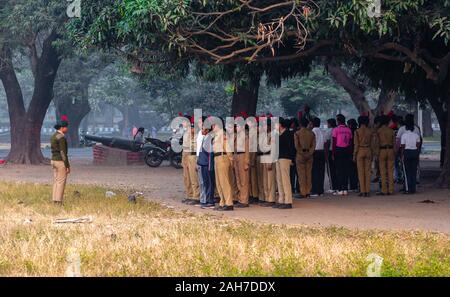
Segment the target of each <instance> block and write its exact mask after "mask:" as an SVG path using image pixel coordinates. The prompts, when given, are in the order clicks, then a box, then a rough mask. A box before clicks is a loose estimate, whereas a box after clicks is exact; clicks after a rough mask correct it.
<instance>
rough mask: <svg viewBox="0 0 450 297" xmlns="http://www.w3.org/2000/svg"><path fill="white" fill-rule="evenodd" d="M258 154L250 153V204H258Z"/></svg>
mask: <svg viewBox="0 0 450 297" xmlns="http://www.w3.org/2000/svg"><path fill="white" fill-rule="evenodd" d="M257 166H258V165H257V153H256V152H250V203H257V202H258V196H259V192H258V186H259V185H258V168H257Z"/></svg>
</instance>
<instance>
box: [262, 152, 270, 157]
mask: <svg viewBox="0 0 450 297" xmlns="http://www.w3.org/2000/svg"><path fill="white" fill-rule="evenodd" d="M270 154H271V153H270V152H268V153H262V156H267V155H270Z"/></svg>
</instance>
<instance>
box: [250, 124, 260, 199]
mask: <svg viewBox="0 0 450 297" xmlns="http://www.w3.org/2000/svg"><path fill="white" fill-rule="evenodd" d="M248 124H249V128H250V129H258V121H257V120H256V122H254V121H250V122H249V123H248ZM255 125H256V126H255ZM250 131H251V130H250ZM258 195H259V193H258V170H257V152H250V199H249V202H250V204H253V203H258Z"/></svg>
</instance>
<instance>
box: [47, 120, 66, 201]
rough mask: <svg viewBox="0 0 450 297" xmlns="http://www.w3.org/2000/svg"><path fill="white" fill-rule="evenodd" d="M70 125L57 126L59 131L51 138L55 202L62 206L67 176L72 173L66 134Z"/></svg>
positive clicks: (63, 122)
mask: <svg viewBox="0 0 450 297" xmlns="http://www.w3.org/2000/svg"><path fill="white" fill-rule="evenodd" d="M68 126H69V123H68V122H66V121H61V122H59V123H58V124H56V125H55V129H56V130H57V131H56V132H55V134H53V136H52V137H51V140H50V143H51V149H52V161H51V164H52V168H53V194H52V199H53V202H55V203H57V204H62V202H63V198H64V190H65V188H66V181H67V175H68V174H69V173H70V163H69V156H68V149H67V140H66V136H65V134H66V133H67V131H68Z"/></svg>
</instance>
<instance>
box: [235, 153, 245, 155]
mask: <svg viewBox="0 0 450 297" xmlns="http://www.w3.org/2000/svg"><path fill="white" fill-rule="evenodd" d="M234 154H235V155H240V154H245V152H237V153H234Z"/></svg>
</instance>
